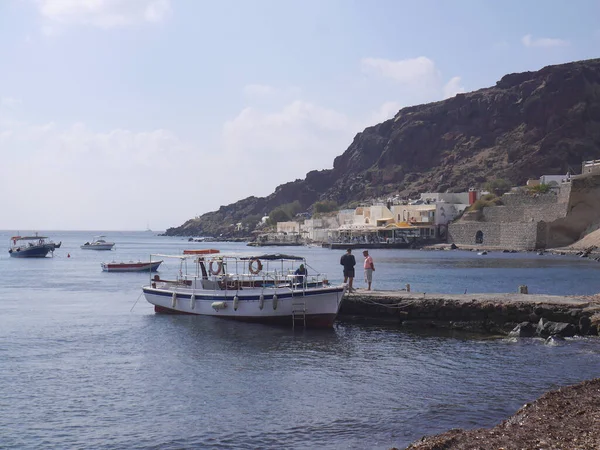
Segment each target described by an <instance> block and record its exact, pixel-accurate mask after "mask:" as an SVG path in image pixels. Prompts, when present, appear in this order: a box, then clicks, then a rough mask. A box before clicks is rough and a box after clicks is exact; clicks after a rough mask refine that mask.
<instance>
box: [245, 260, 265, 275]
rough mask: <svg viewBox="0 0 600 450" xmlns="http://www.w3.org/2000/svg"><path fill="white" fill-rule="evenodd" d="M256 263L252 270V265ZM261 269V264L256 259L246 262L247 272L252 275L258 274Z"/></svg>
mask: <svg viewBox="0 0 600 450" xmlns="http://www.w3.org/2000/svg"><path fill="white" fill-rule="evenodd" d="M255 262H256V268H254V263H255ZM262 268H263V265H262V262H261V261H260V259H258V258H252V259H251V260H250V261H249V262H248V270H249V271H250V273H251V274H252V275H256V274H258V273H259V272H260V271H261V270H262Z"/></svg>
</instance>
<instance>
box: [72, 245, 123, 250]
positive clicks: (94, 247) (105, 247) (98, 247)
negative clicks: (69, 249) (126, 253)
mask: <svg viewBox="0 0 600 450" xmlns="http://www.w3.org/2000/svg"><path fill="white" fill-rule="evenodd" d="M114 245H115V244H91V245H82V246H81V247H80V248H81V250H112V248H113V246H114Z"/></svg>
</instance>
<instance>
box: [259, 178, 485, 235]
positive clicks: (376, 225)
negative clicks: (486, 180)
mask: <svg viewBox="0 0 600 450" xmlns="http://www.w3.org/2000/svg"><path fill="white" fill-rule="evenodd" d="M478 194H479V193H478V192H477V191H475V190H472V191H469V192H462V193H426V194H421V196H420V198H419V199H418V200H413V201H408V202H406V201H404V202H402V201H400V200H399V199H397V198H389V199H387V200H385V201H383V200H382V201H377V202H375V203H374V204H373V205H370V206H359V207H357V208H354V209H345V210H341V211H338V212H336V213H330V214H325V215H322V216H321V217H318V218H312V219H306V220H304V222H300V221H289V222H278V223H277V233H271V234H262V235H259V236H258V239H257V243H258V244H260V243H261V242H262V243H265V244H267V243H273V242H279V243H282V244H284V243H285V244H291V243H298V244H300V243H311V242H314V243H348V244H350V243H356V244H378V243H381V244H398V245H402V244H410V243H411V242H414V241H428V240H434V239H445V237H446V232H447V227H448V223H450V222H451V221H452V220H454V219H455V218H456V217H457V216H459V215H460V214H462V212H463V211H464V210H465V209H466V208H468V207H469V206H470V205H472V204H473V203H474V202H475V200H476V199H477V198H478Z"/></svg>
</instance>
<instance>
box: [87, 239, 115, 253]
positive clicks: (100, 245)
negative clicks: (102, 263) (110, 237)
mask: <svg viewBox="0 0 600 450" xmlns="http://www.w3.org/2000/svg"><path fill="white" fill-rule="evenodd" d="M105 237H106V236H94V239H93V240H92V242H86V243H85V244H83V245H82V246H81V249H82V250H112V248H113V247H114V245H115V243H114V242H106V241H105V240H104V238H105Z"/></svg>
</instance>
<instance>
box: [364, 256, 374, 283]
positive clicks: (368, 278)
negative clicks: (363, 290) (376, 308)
mask: <svg viewBox="0 0 600 450" xmlns="http://www.w3.org/2000/svg"><path fill="white" fill-rule="evenodd" d="M363 256H364V257H365V264H364V268H365V283H367V291H370V290H371V283H372V282H373V272H374V271H375V264H373V258H372V257H370V256H369V251H368V250H365V251H364V252H363Z"/></svg>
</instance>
